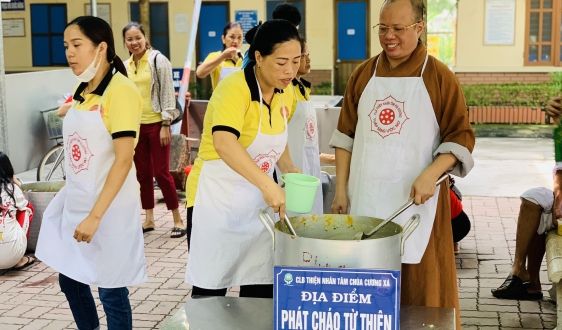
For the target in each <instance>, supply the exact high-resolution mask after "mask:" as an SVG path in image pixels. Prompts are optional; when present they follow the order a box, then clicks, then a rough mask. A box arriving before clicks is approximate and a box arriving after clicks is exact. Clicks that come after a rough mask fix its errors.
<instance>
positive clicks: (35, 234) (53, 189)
mask: <svg viewBox="0 0 562 330" xmlns="http://www.w3.org/2000/svg"><path fill="white" fill-rule="evenodd" d="M64 183H65V181H41V182H32V183H25V184H23V185H22V188H23V192H24V194H25V196H26V197H27V200H28V201H29V202H30V203H31V205H33V208H34V209H35V212H34V213H33V220H32V221H31V226H30V228H29V238H28V239H27V251H31V252H34V251H35V247H36V245H37V239H38V238H39V229H41V222H42V221H43V212H45V209H46V208H47V206H48V205H49V203H50V202H51V200H53V198H54V197H55V195H56V194H57V193H58V192H59V191H60V190H61V189H62V187H64Z"/></svg>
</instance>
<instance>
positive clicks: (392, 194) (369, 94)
mask: <svg viewBox="0 0 562 330" xmlns="http://www.w3.org/2000/svg"><path fill="white" fill-rule="evenodd" d="M379 58H380V57H379ZM427 58H428V57H427V55H426V58H425V62H424V65H423V68H422V75H423V72H424V70H425V66H426V64H427ZM378 63H379V62H378V60H377V66H378ZM376 72H377V71H376V67H375V74H374V75H373V77H372V78H371V80H370V81H369V83H368V84H367V87H366V88H365V90H364V91H363V94H362V95H361V99H360V100H359V106H358V110H357V115H358V123H357V131H356V133H355V142H354V145H353V154H352V158H351V171H350V176H349V197H350V200H351V210H350V214H354V215H362V216H371V217H377V218H381V219H386V218H387V217H389V216H390V215H391V214H392V213H394V212H395V211H396V210H397V209H398V208H399V207H400V206H401V205H402V204H404V203H405V202H406V201H407V200H408V199H409V197H410V190H411V187H412V184H413V183H414V181H415V180H416V178H417V177H418V176H419V175H420V174H421V173H422V172H423V171H424V170H425V169H426V168H427V167H428V166H429V165H430V164H431V163H432V162H433V152H434V151H435V150H436V149H437V147H438V146H439V144H440V136H439V125H438V124H437V120H436V118H435V111H434V110H433V105H432V104H431V100H430V98H429V94H428V92H427V89H426V87H425V84H424V82H423V78H422V77H421V76H420V77H404V78H382V77H377V76H376ZM438 196H439V187H437V189H436V191H435V195H434V196H433V197H432V198H430V199H429V200H427V201H426V202H425V204H423V205H418V206H416V205H413V206H412V207H410V208H409V209H408V210H406V211H405V212H404V213H402V214H401V215H399V216H398V217H397V218H396V219H395V220H394V222H396V223H398V224H400V225H404V224H405V223H406V221H407V220H408V219H409V218H410V217H411V216H412V215H413V214H416V213H418V214H419V215H420V217H421V222H420V225H419V226H418V228H417V229H416V230H415V231H414V233H413V234H412V235H411V236H410V237H409V238H408V240H407V241H406V248H405V253H404V256H403V257H402V262H403V263H407V264H417V263H419V262H420V261H421V259H422V257H423V254H424V252H425V249H426V248H427V243H428V242H429V237H430V235H431V231H432V228H433V221H434V220H435V213H436V210H437V199H438Z"/></svg>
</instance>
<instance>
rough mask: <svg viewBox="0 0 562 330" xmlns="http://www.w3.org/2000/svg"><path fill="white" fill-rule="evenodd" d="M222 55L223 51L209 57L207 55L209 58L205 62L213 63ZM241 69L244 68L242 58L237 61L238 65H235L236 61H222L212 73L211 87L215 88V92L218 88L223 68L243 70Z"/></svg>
mask: <svg viewBox="0 0 562 330" xmlns="http://www.w3.org/2000/svg"><path fill="white" fill-rule="evenodd" d="M221 54H222V51H221V52H214V53H210V54H209V55H207V58H205V61H203V62H208V61H212V60H214V59H215V58H217V57H219V56H220V55H221ZM241 67H242V57H238V61H236V63H234V60H226V61H222V63H221V64H219V65H218V66H217V67H216V68H215V69H214V70H213V71H211V85H212V86H213V90H215V89H216V88H217V85H218V83H219V78H220V76H221V70H222V68H241Z"/></svg>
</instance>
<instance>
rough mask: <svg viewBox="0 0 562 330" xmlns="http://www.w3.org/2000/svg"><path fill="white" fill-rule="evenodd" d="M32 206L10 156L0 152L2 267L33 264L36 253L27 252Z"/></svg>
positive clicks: (21, 267) (17, 267)
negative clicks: (29, 254)
mask: <svg viewBox="0 0 562 330" xmlns="http://www.w3.org/2000/svg"><path fill="white" fill-rule="evenodd" d="M32 218H33V207H32V206H31V204H30V203H29V202H28V201H27V199H25V196H24V194H23V191H22V189H21V186H20V184H19V183H18V181H17V179H15V177H14V168H13V167H12V163H11V162H10V158H8V155H6V154H5V153H3V152H0V241H1V242H2V244H0V269H7V268H13V269H14V270H21V269H24V268H25V267H27V266H29V265H31V264H33V263H34V262H35V258H34V257H33V256H24V254H25V249H26V248H27V237H28V236H29V226H30V225H31V220H32Z"/></svg>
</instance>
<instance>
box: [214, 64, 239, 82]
mask: <svg viewBox="0 0 562 330" xmlns="http://www.w3.org/2000/svg"><path fill="white" fill-rule="evenodd" d="M238 70H240V68H222V69H221V73H220V75H219V81H217V85H218V84H219V82H220V81H221V80H223V79H224V77H226V76H228V75H229V74H231V73H233V72H236V71H238Z"/></svg>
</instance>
